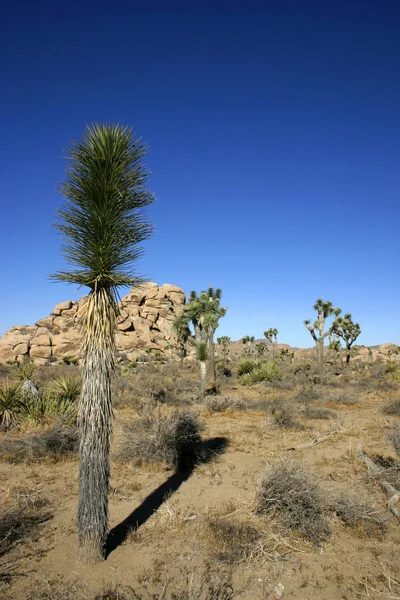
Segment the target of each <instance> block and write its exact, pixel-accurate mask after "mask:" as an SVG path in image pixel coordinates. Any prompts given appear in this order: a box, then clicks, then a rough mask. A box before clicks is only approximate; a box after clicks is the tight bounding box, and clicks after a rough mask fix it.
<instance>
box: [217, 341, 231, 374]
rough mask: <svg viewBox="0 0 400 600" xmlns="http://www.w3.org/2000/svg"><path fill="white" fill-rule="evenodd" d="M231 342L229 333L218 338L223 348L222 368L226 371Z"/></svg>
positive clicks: (219, 344)
mask: <svg viewBox="0 0 400 600" xmlns="http://www.w3.org/2000/svg"><path fill="white" fill-rule="evenodd" d="M230 343H231V338H230V337H229V336H228V335H223V336H221V337H219V338H217V344H218V346H220V348H221V353H222V361H223V364H222V368H223V370H224V372H225V369H226V361H227V359H228V356H229V344H230Z"/></svg>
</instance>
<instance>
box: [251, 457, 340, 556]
mask: <svg viewBox="0 0 400 600" xmlns="http://www.w3.org/2000/svg"><path fill="white" fill-rule="evenodd" d="M326 505H327V502H326V499H325V497H324V494H323V492H322V491H321V490H320V488H319V486H318V485H317V483H316V481H315V480H314V478H313V477H312V476H311V475H310V474H309V473H307V472H305V471H304V470H303V468H302V467H301V466H300V465H299V464H297V463H296V462H294V461H288V460H283V459H282V460H278V461H277V462H275V463H273V464H271V465H270V466H269V467H268V470H267V473H266V475H265V477H264V479H263V480H262V482H261V486H260V489H259V492H258V497H257V500H256V505H255V511H256V514H258V515H265V516H268V517H269V518H272V519H275V518H276V519H278V520H279V522H280V523H281V525H282V526H283V527H284V528H287V529H289V530H292V531H295V532H297V533H299V534H300V535H301V536H302V537H304V538H305V539H306V540H308V541H310V542H311V543H312V544H314V545H316V546H317V545H320V544H321V543H322V542H323V541H325V540H327V539H328V538H329V536H330V534H331V529H330V526H329V523H328V521H327V519H326V517H325V510H326Z"/></svg>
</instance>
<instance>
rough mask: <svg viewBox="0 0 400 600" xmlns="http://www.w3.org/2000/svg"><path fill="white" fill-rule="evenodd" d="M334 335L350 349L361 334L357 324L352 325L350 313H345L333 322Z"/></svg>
mask: <svg viewBox="0 0 400 600" xmlns="http://www.w3.org/2000/svg"><path fill="white" fill-rule="evenodd" d="M334 333H335V335H337V336H339V337H340V338H342V340H343V341H344V343H345V344H346V347H348V348H350V347H351V346H352V344H354V342H355V341H356V339H357V338H358V336H359V335H360V333H361V327H360V325H359V323H354V322H353V320H352V316H351V314H350V313H346V314H345V315H343V317H338V318H337V319H336V321H335V322H334Z"/></svg>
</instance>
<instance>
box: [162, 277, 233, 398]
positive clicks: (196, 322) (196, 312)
mask: <svg viewBox="0 0 400 600" xmlns="http://www.w3.org/2000/svg"><path fill="white" fill-rule="evenodd" d="M221 295H222V291H221V290H220V289H216V290H214V288H212V287H209V288H208V289H207V290H206V291H205V290H203V291H202V292H200V294H199V295H197V294H196V292H195V291H192V292H190V297H189V302H188V303H187V304H185V306H184V307H183V311H182V314H181V315H180V316H179V317H178V318H177V319H176V321H175V325H174V326H175V330H176V331H178V330H179V329H181V330H183V329H184V326H185V325H186V327H188V325H189V323H191V324H192V326H193V329H194V335H195V340H196V345H197V358H198V360H199V364H200V381H201V382H202V381H203V379H204V377H205V376H206V375H204V374H206V372H207V368H206V360H207V358H209V360H210V370H211V384H210V387H213V388H215V385H216V383H215V382H216V368H215V352H214V335H215V331H216V330H217V328H218V326H219V320H220V319H221V318H222V317H224V316H225V314H226V308H224V307H222V306H220V301H221ZM203 344H205V347H204V346H203ZM204 357H205V358H204ZM201 391H202V393H203V392H204V390H203V389H202V390H201Z"/></svg>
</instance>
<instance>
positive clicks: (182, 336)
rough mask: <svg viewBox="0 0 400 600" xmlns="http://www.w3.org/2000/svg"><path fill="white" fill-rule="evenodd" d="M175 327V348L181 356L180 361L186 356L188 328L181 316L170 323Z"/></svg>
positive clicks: (188, 336)
mask: <svg viewBox="0 0 400 600" xmlns="http://www.w3.org/2000/svg"><path fill="white" fill-rule="evenodd" d="M172 326H173V328H174V329H175V334H176V341H177V348H178V352H179V356H180V357H181V361H183V359H184V358H185V356H186V344H187V341H188V339H189V338H190V329H189V327H188V324H187V321H186V320H185V318H183V317H182V316H180V317H178V318H177V319H176V320H175V321H174V322H173V324H172Z"/></svg>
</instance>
